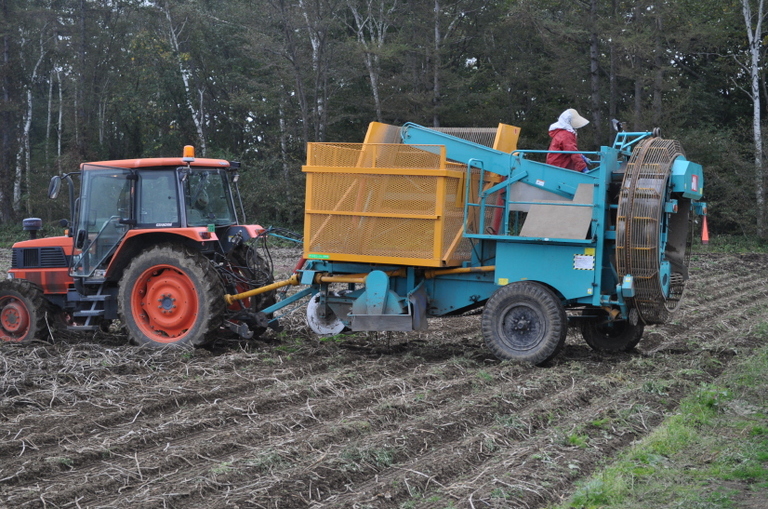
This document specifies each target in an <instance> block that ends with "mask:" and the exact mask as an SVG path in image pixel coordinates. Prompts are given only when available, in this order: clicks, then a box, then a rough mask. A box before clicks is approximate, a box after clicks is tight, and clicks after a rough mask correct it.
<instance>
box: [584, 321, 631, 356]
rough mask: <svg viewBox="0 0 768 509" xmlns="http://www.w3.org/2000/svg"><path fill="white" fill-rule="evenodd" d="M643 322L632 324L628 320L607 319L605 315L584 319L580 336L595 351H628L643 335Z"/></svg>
mask: <svg viewBox="0 0 768 509" xmlns="http://www.w3.org/2000/svg"><path fill="white" fill-rule="evenodd" d="M644 330H645V324H643V322H638V323H637V325H632V324H631V323H630V322H629V321H628V320H619V321H615V322H610V321H608V319H607V317H598V318H595V319H590V320H584V321H583V322H582V323H581V336H582V337H583V338H584V341H586V342H587V344H588V345H589V346H590V348H592V349H593V350H595V351H597V352H604V353H619V352H629V351H631V350H632V349H633V348H634V347H636V346H637V344H638V343H639V342H640V339H642V337H643V331H644Z"/></svg>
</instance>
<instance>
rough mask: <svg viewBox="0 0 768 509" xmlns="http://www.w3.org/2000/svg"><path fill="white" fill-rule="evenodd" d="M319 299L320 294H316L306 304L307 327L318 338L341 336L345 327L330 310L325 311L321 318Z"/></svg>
mask: <svg viewBox="0 0 768 509" xmlns="http://www.w3.org/2000/svg"><path fill="white" fill-rule="evenodd" d="M321 297H322V292H317V293H316V294H315V295H313V296H312V298H311V299H309V302H308V303H307V325H309V328H310V329H312V332H314V333H315V334H317V335H320V336H329V335H330V336H332V335H336V334H341V333H342V332H343V331H344V329H345V328H346V326H345V325H344V322H342V321H341V320H340V319H339V317H337V316H336V315H335V314H334V313H333V311H331V309H330V308H328V309H327V310H326V314H325V315H324V316H321V314H320V311H321V309H320V298H321Z"/></svg>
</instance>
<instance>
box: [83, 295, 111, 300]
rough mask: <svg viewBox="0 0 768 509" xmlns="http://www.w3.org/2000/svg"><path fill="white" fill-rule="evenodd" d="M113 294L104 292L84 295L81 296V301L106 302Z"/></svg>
mask: <svg viewBox="0 0 768 509" xmlns="http://www.w3.org/2000/svg"><path fill="white" fill-rule="evenodd" d="M110 297H111V295H109V294H106V293H102V294H94V295H83V296H81V297H80V300H81V301H83V300H84V301H87V302H104V301H105V300H107V299H108V298H110Z"/></svg>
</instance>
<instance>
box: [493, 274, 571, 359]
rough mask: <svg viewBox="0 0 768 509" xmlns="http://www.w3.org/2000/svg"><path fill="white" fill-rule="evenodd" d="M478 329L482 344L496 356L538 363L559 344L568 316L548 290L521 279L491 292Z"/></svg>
mask: <svg viewBox="0 0 768 509" xmlns="http://www.w3.org/2000/svg"><path fill="white" fill-rule="evenodd" d="M482 330H483V337H484V338H485V343H486V345H487V346H488V348H489V349H490V350H491V352H493V354H494V355H495V356H496V357H498V358H499V359H509V360H518V361H524V362H530V363H531V364H535V365H540V364H544V363H545V362H547V361H548V360H550V359H552V358H553V357H554V356H555V355H557V353H558V352H559V351H560V349H561V348H562V347H563V344H564V343H565V337H566V335H567V333H568V317H567V315H566V313H565V308H564V307H563V305H562V303H561V302H560V299H558V298H557V296H555V294H554V293H552V291H550V290H549V289H548V288H547V287H545V286H543V285H541V284H538V283H533V282H527V281H523V282H517V283H511V284H509V285H506V286H503V287H501V288H499V289H498V290H496V292H495V293H494V294H493V295H491V298H490V299H488V302H487V303H486V305H485V309H484V310H483V317H482Z"/></svg>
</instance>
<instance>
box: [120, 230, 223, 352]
mask: <svg viewBox="0 0 768 509" xmlns="http://www.w3.org/2000/svg"><path fill="white" fill-rule="evenodd" d="M117 302H118V312H119V314H120V319H121V320H122V321H123V323H124V324H125V326H126V328H127V330H128V334H129V336H130V337H131V340H133V341H134V342H136V343H138V344H140V345H149V346H157V347H162V346H202V345H204V344H206V343H208V342H210V341H211V340H212V339H213V336H214V334H215V333H216V332H218V330H219V327H220V326H221V323H222V317H223V313H224V308H225V301H224V285H223V283H222V281H221V278H220V277H219V275H218V273H217V272H216V269H215V267H214V266H213V264H211V262H210V261H209V260H208V259H207V258H206V257H204V256H203V255H202V254H200V253H198V252H197V251H194V250H192V249H189V248H186V247H183V246H178V245H172V244H164V245H160V246H156V247H153V248H150V249H148V250H146V251H144V252H142V253H140V254H139V255H138V256H136V257H135V258H134V259H133V261H132V262H131V263H130V264H129V265H128V267H127V268H126V269H125V272H123V277H122V278H121V279H120V285H119V289H118V294H117Z"/></svg>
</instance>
